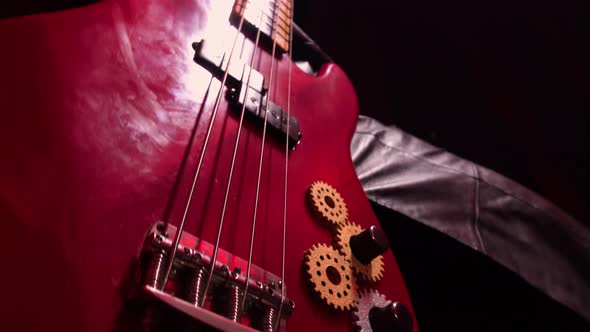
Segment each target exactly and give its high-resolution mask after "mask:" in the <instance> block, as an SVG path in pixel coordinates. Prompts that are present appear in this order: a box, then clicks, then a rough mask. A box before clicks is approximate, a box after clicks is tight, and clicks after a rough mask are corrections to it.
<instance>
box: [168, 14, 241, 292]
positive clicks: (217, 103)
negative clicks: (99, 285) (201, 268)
mask: <svg viewBox="0 0 590 332" xmlns="http://www.w3.org/2000/svg"><path fill="white" fill-rule="evenodd" d="M244 12H245V6H244V8H243V9H242V15H241V18H240V22H239V24H238V28H237V31H236V35H235V37H234V40H233V43H232V47H231V50H230V52H229V56H228V60H227V65H226V68H225V70H224V72H223V78H222V80H221V85H220V86H219V91H218V92H217V98H216V100H215V106H214V107H213V114H212V115H211V122H210V123H209V127H208V128H207V134H206V136H205V141H204V143H203V150H202V151H201V155H200V157H199V162H198V163H197V170H196V171H195V175H194V177H193V181H192V185H191V190H190V192H189V196H188V198H187V202H186V205H185V207H184V212H183V215H182V219H181V221H180V225H178V228H177V229H176V235H175V237H174V242H173V243H172V247H171V248H170V256H169V259H168V263H167V265H166V272H165V273H164V277H163V282H162V286H160V287H161V290H164V288H165V287H166V283H167V281H168V278H169V277H170V271H171V270H172V266H173V264H174V257H176V251H177V249H178V244H179V243H180V237H181V235H182V231H183V229H184V226H185V222H186V218H187V215H188V211H189V208H190V206H191V203H192V201H193V194H194V193H195V189H196V185H197V179H198V178H199V174H200V173H201V167H202V166H203V160H204V159H205V152H206V150H207V146H208V144H209V138H210V137H211V132H212V131H213V125H214V122H215V117H216V115H217V111H218V110H219V106H220V104H221V98H222V95H223V90H224V87H225V82H226V81H227V76H228V73H229V68H230V65H231V61H232V58H233V54H234V49H235V47H236V42H237V40H238V37H239V36H240V32H241V31H242V26H243V24H244V15H243V14H244ZM166 223H168V221H166Z"/></svg>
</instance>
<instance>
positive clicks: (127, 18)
mask: <svg viewBox="0 0 590 332" xmlns="http://www.w3.org/2000/svg"><path fill="white" fill-rule="evenodd" d="M230 6H231V2H229V3H228V1H211V2H207V1H197V0H179V1H147V0H125V1H103V2H99V3H97V4H93V5H89V6H86V7H82V8H78V9H74V10H67V11H62V12H56V13H48V14H42V15H34V16H29V17H21V18H13V19H7V20H3V21H0V41H1V42H2V45H3V52H2V53H1V54H0V68H1V70H0V72H1V73H2V75H1V76H0V91H1V94H2V98H1V99H0V103H1V105H2V110H3V112H2V120H1V121H0V151H2V162H1V163H0V183H1V185H0V204H1V205H0V224H1V225H2V231H3V235H4V236H3V238H2V241H0V243H1V245H0V246H1V250H0V252H2V260H1V263H2V268H1V270H2V273H1V274H0V275H1V277H0V278H1V279H0V281H1V282H0V284H1V285H3V286H4V287H3V288H4V289H3V291H2V305H1V307H2V311H1V314H0V324H1V325H2V327H3V328H2V329H3V330H4V331H13V330H20V331H33V330H47V329H50V330H53V329H54V328H59V329H60V330H62V331H108V330H116V331H119V330H121V331H126V330H129V329H130V326H132V323H133V322H131V320H132V319H133V316H132V315H131V314H130V313H129V312H128V306H126V302H125V298H126V292H127V291H128V289H129V288H130V286H129V284H128V280H130V279H132V278H129V276H130V275H133V273H132V267H133V266H134V263H135V262H136V260H137V254H138V250H139V248H140V245H141V243H142V240H143V237H144V235H145V232H146V231H147V229H148V227H149V226H150V225H151V224H152V223H153V222H154V221H156V220H161V219H167V220H168V221H170V222H171V223H173V224H176V225H177V224H178V222H179V220H180V216H181V211H182V209H183V207H184V202H185V200H186V197H187V195H188V191H189V187H190V182H191V178H192V175H193V173H194V170H195V165H196V163H197V160H198V156H199V153H200V151H201V149H202V145H203V139H204V136H205V133H206V129H207V126H208V124H209V121H210V119H211V114H212V104H213V103H214V99H215V98H214V97H215V95H216V93H217V91H218V87H219V82H218V81H216V80H213V83H212V84H211V86H209V81H210V75H208V73H207V72H206V71H204V70H203V69H202V68H200V67H199V66H198V65H196V64H195V63H194V62H193V61H192V57H193V51H192V49H191V43H192V42H193V41H197V40H199V38H200V37H205V38H207V40H222V39H223V40H225V41H226V42H227V43H229V42H231V40H227V38H226V37H224V35H223V33H222V31H223V30H224V29H226V28H227V26H229V23H228V21H227V15H228V13H229V9H230ZM238 45H239V46H241V42H240V43H238ZM252 49H253V45H252V43H251V42H249V41H247V42H245V43H244V46H243V55H242V56H243V57H244V58H247V56H248V55H249V54H251V51H252ZM288 66H289V65H288V59H286V58H283V59H282V60H281V61H280V62H278V64H277V71H276V73H275V74H276V76H275V77H277V79H276V80H275V83H276V84H274V86H273V88H272V95H271V96H272V97H271V98H272V99H273V100H274V101H275V102H276V103H277V104H279V105H281V106H283V107H286V103H287V81H288V80H287V77H288V76H287V72H288ZM255 67H256V68H257V69H258V70H259V71H260V72H262V73H263V74H264V75H265V76H267V77H268V74H269V67H270V55H269V54H268V53H263V54H262V55H261V56H260V57H259V59H257V61H256V65H255ZM292 82H293V91H292V98H291V100H292V107H291V110H292V112H293V114H294V115H295V116H296V117H298V119H299V120H300V122H301V129H302V132H303V135H304V137H303V140H302V142H301V144H300V145H299V146H298V147H297V149H296V150H295V151H293V152H291V153H290V157H289V170H290V171H289V193H288V223H287V231H288V233H287V253H286V255H287V259H286V264H287V265H286V283H287V286H288V289H289V291H288V293H289V297H290V298H292V299H293V300H294V301H295V302H296V305H297V308H296V311H295V313H294V315H293V316H292V317H291V318H290V319H289V321H288V324H287V328H288V329H289V330H292V331H302V330H304V329H312V330H320V329H321V330H322V331H325V332H329V331H346V330H349V329H350V326H351V325H350V317H349V315H348V314H347V313H341V312H336V311H333V310H331V309H330V308H329V307H327V306H325V305H322V304H320V303H319V301H318V297H317V296H316V295H315V294H312V293H311V292H310V291H309V290H308V289H309V287H308V286H307V285H306V283H305V281H304V278H303V274H302V258H303V253H304V251H305V250H306V249H308V248H309V247H311V246H312V245H313V244H315V243H318V242H323V243H330V241H331V238H332V237H331V233H330V231H328V230H327V229H326V228H324V227H322V226H321V225H320V224H319V223H317V222H316V221H315V218H314V217H313V215H312V214H311V213H310V212H309V210H308V209H307V207H306V205H305V204H304V202H305V193H306V189H307V187H308V186H309V185H310V184H311V183H312V182H313V181H315V180H320V179H321V180H324V181H327V182H328V183H330V184H331V185H333V186H334V187H336V188H337V189H338V190H339V191H340V192H341V194H342V196H343V197H344V199H345V200H346V202H347V203H348V206H349V211H350V218H351V220H353V221H355V222H358V223H360V224H362V225H363V226H369V225H371V224H377V223H378V221H377V219H376V218H375V216H374V214H373V212H372V210H371V206H370V205H369V203H368V201H367V199H366V197H365V195H364V193H363V190H362V188H361V186H360V183H359V182H358V180H357V177H356V174H355V171H354V168H353V165H352V163H351V160H350V153H349V142H350V139H351V136H352V133H353V129H354V127H355V123H356V116H357V112H358V110H357V100H356V97H355V94H354V91H353V88H352V85H351V83H350V82H349V80H348V79H347V78H346V76H345V74H344V73H343V72H342V71H341V70H340V69H339V68H338V67H337V66H335V65H327V66H325V67H324V68H323V70H322V72H321V75H320V76H319V77H313V76H309V75H306V74H304V73H303V72H301V71H299V70H298V69H297V68H296V67H295V66H293V78H292ZM207 90H209V94H207V93H206V92H207ZM226 108H227V105H226V104H225V102H223V103H222V105H221V108H220V111H219V113H218V115H217V117H216V119H215V120H214V121H215V122H214V131H213V135H212V138H211V142H210V145H209V149H208V150H207V154H206V158H205V164H204V169H203V172H202V176H201V177H200V179H199V182H198V184H197V192H196V194H195V197H194V203H193V205H192V208H191V210H190V213H189V219H188V223H187V226H186V229H185V230H186V231H188V232H191V233H193V234H195V235H197V236H201V237H203V238H204V239H206V240H209V241H212V242H213V241H214V238H215V235H216V232H217V227H218V223H219V217H220V212H221V207H222V202H223V195H224V191H225V186H226V183H227V180H228V172H229V164H230V160H231V154H232V150H233V141H234V139H235V135H236V131H237V123H238V122H237V117H236V116H235V115H234V114H233V113H229V112H227V111H226ZM193 128H196V131H195V137H194V142H193V144H192V145H191V144H190V138H191V133H192V131H193ZM260 141H261V135H260V130H259V129H258V128H257V127H254V126H252V125H250V124H247V125H246V126H245V129H244V130H243V131H242V136H241V139H240V149H239V153H238V156H237V161H236V168H235V173H234V181H233V184H232V190H231V196H230V200H229V204H228V214H227V217H226V220H225V227H224V232H223V235H222V241H221V242H222V247H223V248H224V249H226V250H228V251H232V252H233V253H235V254H237V255H240V256H242V257H247V253H248V248H249V233H250V227H251V221H252V213H253V202H254V193H255V184H256V171H257V166H258V156H259V149H260ZM187 151H189V153H188V157H187V158H186V163H183V159H184V157H185V153H186V152H187ZM183 165H184V167H183ZM283 169H284V148H283V147H282V146H280V145H279V144H276V143H269V144H267V145H266V147H265V162H264V167H263V180H262V185H261V204H260V210H259V219H258V228H257V233H256V245H255V252H254V262H255V263H256V264H258V265H259V266H261V267H264V268H266V269H268V270H270V271H271V272H273V273H275V274H278V275H279V274H280V270H281V243H282V242H281V241H282V214H283V181H284V177H283V174H284V171H283ZM177 175H178V179H179V185H178V186H175V183H176V180H177ZM175 192H177V194H174V193H175ZM385 264H386V267H385V276H384V280H383V281H381V282H380V284H378V286H377V287H378V289H379V290H380V291H381V292H383V293H385V294H386V295H387V296H388V297H389V298H390V299H393V300H397V301H400V302H403V303H404V304H406V305H407V306H408V307H410V308H411V303H410V298H409V296H408V294H407V291H406V289H405V286H404V282H403V280H402V277H401V274H400V272H399V270H398V267H397V265H396V262H395V259H394V257H393V255H392V253H391V252H388V253H387V254H386V255H385ZM415 330H417V328H415Z"/></svg>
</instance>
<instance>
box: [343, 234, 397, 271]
mask: <svg viewBox="0 0 590 332" xmlns="http://www.w3.org/2000/svg"><path fill="white" fill-rule="evenodd" d="M387 248H389V242H387V235H385V232H383V230H381V229H380V228H377V226H371V227H369V228H367V229H365V230H364V231H362V232H361V233H360V234H358V235H354V236H351V237H350V249H352V254H353V255H354V257H355V258H356V259H357V260H358V261H359V262H361V263H363V264H365V265H366V264H369V263H371V261H372V260H373V259H375V258H377V256H379V255H381V254H383V253H384V252H385V251H386V250H387Z"/></svg>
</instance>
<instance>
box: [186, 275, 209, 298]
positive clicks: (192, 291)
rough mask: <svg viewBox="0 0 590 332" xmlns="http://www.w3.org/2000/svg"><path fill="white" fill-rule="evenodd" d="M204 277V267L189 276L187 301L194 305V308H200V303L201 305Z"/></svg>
mask: <svg viewBox="0 0 590 332" xmlns="http://www.w3.org/2000/svg"><path fill="white" fill-rule="evenodd" d="M206 276H207V270H206V269H205V267H197V268H196V270H195V271H194V272H193V273H192V275H191V279H190V281H189V285H188V287H189V291H188V298H187V301H189V302H190V303H192V304H194V305H195V306H201V303H203V296H204V294H203V293H204V291H205V277H206Z"/></svg>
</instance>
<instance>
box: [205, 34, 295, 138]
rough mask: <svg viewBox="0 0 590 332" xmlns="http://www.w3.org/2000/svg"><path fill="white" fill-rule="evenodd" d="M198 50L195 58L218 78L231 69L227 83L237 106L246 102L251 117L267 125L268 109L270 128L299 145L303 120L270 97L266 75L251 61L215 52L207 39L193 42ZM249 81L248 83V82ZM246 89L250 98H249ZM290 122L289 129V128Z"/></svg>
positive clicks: (228, 72) (228, 95)
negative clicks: (249, 63)
mask: <svg viewBox="0 0 590 332" xmlns="http://www.w3.org/2000/svg"><path fill="white" fill-rule="evenodd" d="M193 49H194V50H195V57H194V61H195V62H196V63H198V64H199V65H201V66H203V67H204V68H205V69H207V70H208V71H209V72H210V73H211V74H212V75H213V76H215V77H216V78H217V79H220V80H221V79H222V78H223V75H224V74H225V72H226V70H227V78H226V82H225V84H226V86H227V87H229V88H230V90H229V92H228V94H227V98H228V99H229V100H230V102H231V103H232V105H233V106H234V107H233V108H234V109H236V110H238V111H240V110H241V108H242V107H243V106H244V105H245V110H246V111H247V114H248V118H249V119H251V120H253V121H255V122H258V123H259V124H264V119H265V111H266V112H268V113H269V114H268V116H266V123H267V128H269V129H270V130H269V132H270V133H271V134H274V136H276V137H277V138H278V139H281V140H283V139H284V137H285V136H286V137H287V138H288V142H289V147H290V148H292V149H293V148H295V146H296V145H297V144H299V142H300V140H301V137H302V134H301V131H300V127H299V121H298V120H297V118H295V117H294V116H292V115H290V114H289V115H287V112H286V111H284V110H283V109H282V108H281V107H280V106H278V105H276V104H275V103H273V102H272V101H269V100H268V96H267V90H266V89H265V88H264V76H263V75H262V74H261V73H259V72H258V71H256V70H254V69H252V68H251V67H250V66H248V65H247V64H245V63H243V62H241V61H239V60H236V59H234V60H232V61H231V63H230V64H229V68H228V62H230V61H229V60H228V59H227V58H226V57H227V56H228V55H227V54H226V53H218V52H215V50H213V49H212V48H210V47H208V46H207V43H206V42H205V40H202V41H200V42H197V43H193ZM246 83H247V84H246ZM246 91H247V92H248V93H247V98H246ZM287 121H288V123H289V130H288V131H287Z"/></svg>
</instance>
